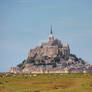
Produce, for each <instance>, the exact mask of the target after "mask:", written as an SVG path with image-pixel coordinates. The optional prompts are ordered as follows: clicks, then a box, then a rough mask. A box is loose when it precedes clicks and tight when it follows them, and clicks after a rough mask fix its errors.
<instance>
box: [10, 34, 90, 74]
mask: <svg viewBox="0 0 92 92" xmlns="http://www.w3.org/2000/svg"><path fill="white" fill-rule="evenodd" d="M89 69H90V71H91V72H92V70H91V69H92V66H91V65H89V64H88V63H87V62H85V61H84V60H82V59H81V58H77V57H76V55H74V54H71V53H70V48H69V45H68V44H62V43H61V41H60V40H58V39H54V36H53V34H52V32H51V34H50V36H49V41H48V42H42V44H41V46H37V47H36V48H34V49H31V50H30V52H29V55H28V58H27V59H26V60H24V61H23V62H22V63H21V64H19V65H18V66H17V68H11V69H10V70H9V72H11V73H83V72H88V71H89Z"/></svg>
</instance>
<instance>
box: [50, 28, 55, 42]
mask: <svg viewBox="0 0 92 92" xmlns="http://www.w3.org/2000/svg"><path fill="white" fill-rule="evenodd" d="M53 40H54V36H53V32H52V26H51V31H50V35H49V41H53Z"/></svg>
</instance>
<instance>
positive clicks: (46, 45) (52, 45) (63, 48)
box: [28, 32, 70, 58]
mask: <svg viewBox="0 0 92 92" xmlns="http://www.w3.org/2000/svg"><path fill="white" fill-rule="evenodd" d="M51 33H52V32H51ZM58 53H62V54H63V55H65V56H66V57H67V58H68V57H69V54H70V49H69V45H63V44H62V43H61V41H60V40H58V39H54V36H53V35H52V34H50V36H49V41H48V42H42V44H41V46H37V47H36V48H35V49H31V50H30V52H29V55H28V57H29V58H31V57H35V58H40V57H42V56H48V57H56V56H57V55H58Z"/></svg>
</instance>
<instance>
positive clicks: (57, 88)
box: [0, 74, 92, 92]
mask: <svg viewBox="0 0 92 92" xmlns="http://www.w3.org/2000/svg"><path fill="white" fill-rule="evenodd" d="M0 92H92V74H29V75H27V74H24V75H23V74H21V75H18V74H17V75H16V74H8V75H5V74H1V75H0Z"/></svg>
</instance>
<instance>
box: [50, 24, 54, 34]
mask: <svg viewBox="0 0 92 92" xmlns="http://www.w3.org/2000/svg"><path fill="white" fill-rule="evenodd" d="M50 34H53V32H52V26H51V31H50Z"/></svg>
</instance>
